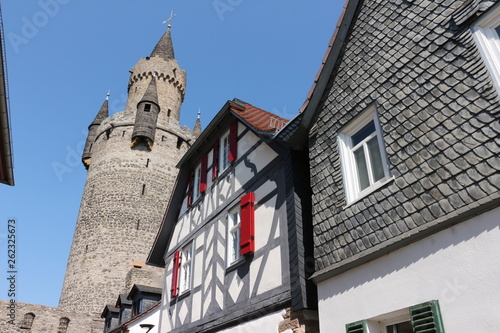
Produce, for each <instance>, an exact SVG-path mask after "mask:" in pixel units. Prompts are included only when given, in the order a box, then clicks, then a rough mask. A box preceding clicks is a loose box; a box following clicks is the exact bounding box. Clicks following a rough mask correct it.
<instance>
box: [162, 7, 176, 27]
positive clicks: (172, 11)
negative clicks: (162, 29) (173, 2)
mask: <svg viewBox="0 0 500 333" xmlns="http://www.w3.org/2000/svg"><path fill="white" fill-rule="evenodd" d="M176 16H177V14H174V9H173V8H172V10H171V11H170V17H169V18H168V19H166V20H165V21H163V24H165V23H167V22H168V21H172V19H173V18H174V17H176ZM167 28H168V29H170V28H172V25H170V24H168V25H167Z"/></svg>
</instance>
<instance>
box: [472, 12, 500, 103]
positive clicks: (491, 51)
mask: <svg viewBox="0 0 500 333" xmlns="http://www.w3.org/2000/svg"><path fill="white" fill-rule="evenodd" d="M472 33H473V36H474V39H475V41H476V43H477V45H478V48H479V52H480V53H481V57H482V58H483V61H484V62H485V64H486V67H487V68H488V71H489V72H490V75H491V77H492V79H493V84H494V85H495V87H496V89H497V92H498V93H499V94H500V6H497V7H496V8H494V9H493V10H492V11H490V12H489V13H487V14H486V15H485V16H484V17H483V18H481V19H480V20H479V21H478V22H477V23H476V25H475V26H474V27H472Z"/></svg>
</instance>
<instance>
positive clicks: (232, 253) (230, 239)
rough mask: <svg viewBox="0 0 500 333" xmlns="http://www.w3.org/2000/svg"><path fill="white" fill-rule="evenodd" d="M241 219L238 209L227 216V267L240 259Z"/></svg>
mask: <svg viewBox="0 0 500 333" xmlns="http://www.w3.org/2000/svg"><path fill="white" fill-rule="evenodd" d="M240 235H241V217H240V207H239V206H238V207H236V208H234V209H232V210H231V211H229V212H228V214H227V246H226V247H227V266H228V267H229V266H231V265H232V264H234V263H235V262H237V261H238V260H239V259H240V258H241V254H240Z"/></svg>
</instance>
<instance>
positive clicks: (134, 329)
mask: <svg viewBox="0 0 500 333" xmlns="http://www.w3.org/2000/svg"><path fill="white" fill-rule="evenodd" d="M141 324H152V325H154V327H153V328H152V329H151V331H149V333H158V332H160V307H156V309H154V310H152V311H151V312H150V313H148V314H146V315H144V317H142V318H140V319H138V320H137V321H134V322H132V323H130V324H129V325H128V329H129V332H130V333H144V332H146V329H145V328H141V326H140V325H141Z"/></svg>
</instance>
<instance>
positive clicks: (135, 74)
mask: <svg viewBox="0 0 500 333" xmlns="http://www.w3.org/2000/svg"><path fill="white" fill-rule="evenodd" d="M152 78H155V79H156V86H157V91H158V100H157V104H158V106H159V107H160V109H161V111H160V113H159V114H158V120H157V124H156V125H157V127H164V128H169V127H173V128H179V127H180V123H179V118H180V109H181V104H182V101H183V100H184V93H185V86H186V72H185V71H183V70H182V69H181V68H180V66H179V64H178V63H177V60H175V58H174V48H173V46H172V36H171V32H170V29H168V30H167V31H166V32H165V33H164V34H163V36H162V37H161V38H160V40H159V41H158V43H157V44H156V46H155V47H154V49H153V51H152V52H151V54H150V56H149V57H146V58H143V59H140V60H139V61H138V62H137V63H136V65H135V66H134V67H133V68H132V70H131V71H130V80H129V84H128V100H127V106H126V108H125V113H126V115H127V116H129V117H132V118H133V119H135V114H136V112H137V105H138V103H139V102H140V101H141V100H142V98H143V96H144V94H145V93H146V90H147V89H149V84H150V82H151V79H152Z"/></svg>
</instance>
